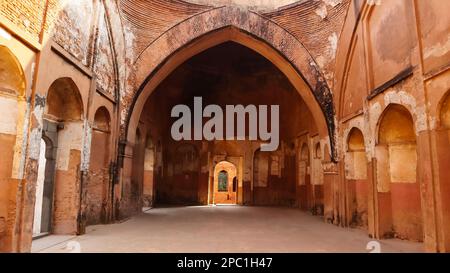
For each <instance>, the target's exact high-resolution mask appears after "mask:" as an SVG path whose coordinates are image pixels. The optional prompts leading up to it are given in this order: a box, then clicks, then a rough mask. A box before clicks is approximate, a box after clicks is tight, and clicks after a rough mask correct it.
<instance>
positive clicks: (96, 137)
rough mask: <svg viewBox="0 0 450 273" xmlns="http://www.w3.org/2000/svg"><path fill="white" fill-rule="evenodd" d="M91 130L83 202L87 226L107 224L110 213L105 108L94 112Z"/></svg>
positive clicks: (108, 135)
mask: <svg viewBox="0 0 450 273" xmlns="http://www.w3.org/2000/svg"><path fill="white" fill-rule="evenodd" d="M92 129H93V130H92V140H91V158H90V165H89V171H90V179H89V183H88V185H87V186H86V202H85V203H86V206H87V208H86V223H87V224H88V225H95V224H99V223H107V222H108V221H109V220H110V219H111V213H112V207H111V205H112V202H111V196H110V194H109V193H110V192H111V191H112V189H111V187H112V185H111V178H110V175H109V165H110V161H111V159H110V141H111V116H110V114H109V111H108V109H106V107H104V106H102V107H100V108H98V109H97V111H96V112H95V116H94V125H93V128H92Z"/></svg>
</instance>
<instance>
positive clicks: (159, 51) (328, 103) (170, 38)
mask: <svg viewBox="0 0 450 273" xmlns="http://www.w3.org/2000/svg"><path fill="white" fill-rule="evenodd" d="M229 41H231V42H235V43H238V44H241V45H243V46H246V47H248V48H250V49H252V50H254V51H256V52H258V53H259V54H261V55H262V56H264V57H265V58H267V59H268V60H269V61H270V62H272V63H273V64H274V65H275V66H276V67H277V68H278V69H280V71H282V72H283V73H284V74H285V75H286V77H287V78H288V79H289V81H290V82H291V84H292V85H293V86H294V87H295V88H296V90H297V91H298V92H299V94H300V96H301V97H302V99H303V100H304V101H305V103H306V105H307V106H308V108H309V109H310V111H311V112H312V114H313V117H314V119H315V123H316V124H317V127H318V130H319V135H320V137H321V139H327V140H329V142H330V147H331V151H330V154H331V155H332V158H333V159H334V160H336V145H335V129H336V128H335V118H334V106H333V97H332V93H331V91H330V89H329V87H328V86H327V84H326V81H325V80H324V78H323V76H322V73H321V72H320V71H319V68H318V66H317V64H316V62H315V60H314V59H313V58H312V57H311V55H310V54H309V52H308V51H307V50H306V48H305V47H304V46H303V45H302V43H301V42H300V41H299V40H298V39H297V38H295V37H294V36H293V35H291V34H290V33H289V32H287V31H286V30H284V29H283V28H281V27H280V26H279V25H277V24H276V23H274V22H272V21H270V20H269V19H267V18H265V17H263V16H261V15H259V14H257V13H253V12H251V11H244V10H241V9H239V8H237V7H220V8H216V9H212V10H208V11H207V12H204V13H201V14H199V15H196V16H194V17H191V18H189V19H187V20H185V21H183V22H181V23H179V24H177V25H175V26H174V27H172V28H171V29H170V30H168V31H166V32H165V33H164V34H162V35H161V36H160V37H159V38H158V39H156V40H155V41H154V42H152V43H151V44H150V45H149V46H148V47H147V49H146V50H145V51H144V52H143V53H142V54H141V55H140V56H139V57H138V58H137V61H136V63H135V69H136V70H135V81H136V83H137V84H136V90H137V91H136V93H134V94H133V97H132V99H130V100H129V101H130V103H129V105H126V107H125V109H124V110H123V111H124V113H122V114H123V115H122V116H126V117H127V118H126V120H125V124H124V126H123V128H122V129H123V139H124V140H126V142H127V143H130V144H132V143H134V142H135V134H136V129H137V127H138V124H139V118H140V116H141V114H142V111H143V108H144V105H145V103H146V101H147V99H148V98H149V96H150V95H151V94H152V93H153V91H154V90H155V89H156V87H157V86H158V85H159V84H160V83H161V82H162V81H163V80H164V79H165V78H166V77H167V76H168V75H169V74H170V73H171V72H173V71H174V70H175V69H176V68H177V67H178V66H179V65H181V64H182V63H183V62H185V61H186V60H188V59H189V58H191V57H192V56H195V55H197V54H198V53H200V52H203V51H205V50H207V49H209V48H212V47H214V46H217V45H219V44H223V43H225V42H229Z"/></svg>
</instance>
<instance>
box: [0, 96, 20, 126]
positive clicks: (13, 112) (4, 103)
mask: <svg viewBox="0 0 450 273" xmlns="http://www.w3.org/2000/svg"><path fill="white" fill-rule="evenodd" d="M0 109H2V117H1V119H0V134H6V135H16V134H17V119H18V114H19V113H18V107H17V99H15V98H12V97H11V98H9V97H0Z"/></svg>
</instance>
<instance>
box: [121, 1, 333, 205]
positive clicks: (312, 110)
mask: <svg viewBox="0 0 450 273" xmlns="http://www.w3.org/2000/svg"><path fill="white" fill-rule="evenodd" d="M219 10H220V11H219V12H224V13H227V12H230V13H231V14H229V15H230V16H231V17H233V16H235V18H239V19H238V21H237V22H230V21H227V22H222V21H223V18H228V17H221V16H217V14H214V15H212V17H209V18H204V17H203V15H200V16H199V17H198V20H203V19H205V20H206V21H207V22H209V21H210V20H212V19H211V18H216V17H217V18H216V19H217V20H218V24H217V25H215V26H214V27H213V29H209V30H208V29H202V27H203V25H202V24H200V25H199V28H200V29H199V33H195V34H194V33H188V34H187V36H188V37H184V38H186V39H184V38H183V39H182V41H175V40H174V41H173V43H171V46H170V48H166V47H164V46H163V47H161V46H157V45H160V44H159V43H160V42H161V41H163V40H165V39H166V38H167V39H171V38H170V37H171V36H170V35H169V33H176V32H175V29H178V26H176V27H174V29H171V30H169V31H168V32H167V35H169V36H168V37H166V34H164V35H163V36H164V37H163V36H162V37H161V40H159V39H157V40H156V41H155V42H154V43H152V44H151V45H149V47H148V49H147V50H145V52H143V53H142V54H141V55H140V56H139V57H138V59H137V60H136V68H137V71H136V81H137V82H138V84H139V85H140V87H139V89H138V91H137V92H136V93H135V94H129V95H132V97H130V100H129V101H131V102H132V103H130V105H129V108H127V109H124V113H126V114H127V120H126V124H125V126H126V128H125V129H126V130H125V132H126V136H124V139H126V140H127V141H126V143H129V145H130V147H128V148H129V149H131V145H132V143H136V133H135V132H136V128H138V127H139V126H140V125H141V124H144V126H147V127H148V128H152V129H151V131H152V134H154V135H155V137H156V138H157V139H158V138H160V139H162V141H163V146H164V150H163V153H164V156H163V158H164V162H163V163H162V166H161V167H162V168H161V173H160V174H158V175H157V176H156V177H157V179H158V181H157V185H156V192H157V202H162V201H163V200H164V201H170V202H171V203H172V201H177V202H180V203H184V204H186V203H188V202H185V201H189V199H186V197H192V196H196V197H197V198H195V201H196V204H198V203H200V204H208V203H210V201H211V200H212V198H211V195H208V193H210V190H211V188H212V187H211V185H212V183H213V176H212V173H213V170H214V163H215V161H214V160H213V159H212V158H211V157H212V155H213V154H214V155H217V154H220V155H225V156H224V158H222V159H227V158H229V157H230V156H231V157H237V158H243V162H242V166H239V169H240V170H241V169H242V170H244V169H245V170H247V171H245V172H244V171H243V172H242V176H243V177H242V178H240V179H239V183H242V187H243V188H244V190H243V192H244V193H243V194H242V195H240V196H242V198H243V201H242V203H245V204H249V203H253V204H266V205H283V206H294V205H295V203H296V199H297V198H296V169H297V168H296V164H295V144H294V145H292V144H293V143H295V141H296V138H297V137H298V136H299V135H301V134H304V132H305V131H306V134H309V135H313V136H315V138H317V139H320V140H323V139H326V138H327V137H328V136H329V133H331V134H334V117H333V118H331V117H330V118H329V117H328V116H327V115H328V114H329V113H332V112H333V111H331V112H328V110H331V108H333V107H334V106H333V103H332V95H331V93H329V89H328V87H327V85H326V82H325V81H324V80H323V78H322V76H321V73H320V71H318V66H316V65H314V61H313V60H312V59H311V58H310V57H311V56H309V53H308V52H307V51H306V50H305V49H304V48H303V46H302V45H301V43H299V42H298V40H296V39H295V38H293V37H292V35H290V34H289V33H288V32H286V31H285V30H283V29H280V28H278V27H277V26H276V25H274V24H272V23H271V22H269V21H267V19H265V18H262V17H259V16H257V18H253V17H254V14H245V15H248V16H249V17H251V18H245V16H241V15H243V14H241V13H240V12H239V11H237V10H234V9H228V8H226V9H223V10H222V9H219ZM236 13H237V14H236ZM241 19H243V20H247V19H248V20H253V19H254V20H256V21H255V23H258V24H260V23H261V24H265V23H267V24H269V25H271V26H273V27H274V28H276V30H274V31H275V32H277V33H278V32H279V34H280V36H279V37H280V40H278V39H275V40H274V39H273V37H272V36H270V35H269V36H267V37H266V36H265V34H264V33H253V32H252V30H253V29H247V27H248V24H247V23H246V22H241V21H240V20H241ZM191 23H192V22H191ZM222 23H223V24H224V25H223V26H222V27H220V26H219V25H220V24H222ZM248 23H250V22H248ZM251 23H254V22H253V21H252V22H251ZM181 25H184V26H185V27H187V28H189V27H190V26H189V24H188V23H187V22H183V23H181ZM206 25H209V24H208V23H206ZM206 25H205V26H206ZM197 34H201V35H197ZM260 36H261V37H260ZM171 42H172V41H171ZM279 43H283V44H290V45H292V47H290V48H291V49H292V51H291V50H287V51H286V48H285V47H284V46H282V45H280V44H279ZM173 49H176V50H173ZM294 49H296V50H295V51H294ZM294 52H295V54H294ZM294 55H295V56H294ZM304 74H305V75H304ZM257 91H258V92H257ZM240 96H242V97H240ZM198 97H201V98H202V102H203V103H204V104H203V105H205V106H206V105H208V104H209V105H214V106H219V107H220V108H222V109H225V108H226V106H227V105H244V106H249V105H253V106H254V105H257V106H260V105H268V106H272V105H280V109H281V112H282V113H281V114H280V115H282V116H284V117H285V119H284V121H283V122H281V123H279V124H280V126H281V127H282V128H281V129H280V131H282V132H281V133H280V135H281V138H282V140H281V141H282V142H283V143H282V144H280V145H279V147H278V150H277V151H275V152H271V153H270V156H269V157H270V158H269V160H268V164H269V165H268V167H267V171H268V173H267V176H268V178H267V179H266V182H267V181H269V176H270V181H271V183H270V186H269V187H264V186H259V187H258V186H255V180H254V179H253V175H254V173H253V172H252V169H253V165H254V164H253V160H251V159H249V158H251V156H249V155H253V153H254V151H255V150H256V149H257V148H256V147H255V146H254V145H259V146H260V145H261V144H264V142H263V141H261V140H260V141H261V142H262V143H257V142H255V143H248V142H245V141H247V139H250V137H249V136H250V134H249V133H248V132H246V135H245V137H246V140H243V141H242V142H240V143H239V142H238V141H232V140H229V139H228V138H227V140H226V141H225V139H224V138H220V137H218V138H217V139H214V140H212V141H204V139H202V138H201V137H200V138H198V137H196V136H195V135H196V134H194V135H192V136H191V138H189V137H185V140H186V142H188V144H190V145H193V146H194V147H196V149H197V151H198V154H197V158H196V160H195V161H194V162H197V163H198V165H197V169H196V171H195V173H191V174H188V175H184V177H183V178H179V177H177V176H178V175H179V172H178V169H179V168H177V167H176V166H178V165H179V162H177V161H178V159H177V158H178V157H179V153H177V152H176V151H175V150H174V147H176V146H178V145H180V143H179V142H178V141H174V140H173V138H172V137H171V125H172V124H173V123H174V122H175V121H176V119H174V118H173V116H172V112H171V110H172V108H173V107H174V106H177V105H182V106H187V108H191V109H192V108H193V107H192V106H193V104H195V103H193V102H194V101H195V98H198ZM329 99H331V100H330V101H328V100H329ZM325 101H328V103H327V102H325ZM194 107H195V106H194ZM185 108H186V107H185ZM202 110H203V109H200V111H199V112H202ZM283 111H284V112H283ZM250 112H251V111H250ZM246 119H247V118H246ZM195 120H197V122H198V123H200V122H202V120H203V121H204V120H206V117H198V116H197V117H195ZM256 120H258V119H256ZM287 120H290V122H286V121H287ZM184 127H186V128H188V127H189V126H183V128H184ZM217 127H219V128H220V125H218V126H217ZM246 129H247V128H246ZM203 132H204V131H203ZM224 132H225V131H224ZM201 133H202V132H200V134H201ZM187 134H188V135H189V132H188V133H187ZM184 136H186V134H184ZM240 137H241V138H242V136H240ZM247 137H248V138H247ZM334 141H335V139H334V138H332V139H330V144H331V145H332V149H330V150H331V153H332V155H333V158H335V153H334V148H335V146H334ZM250 147H251V148H250ZM286 147H287V148H286ZM290 147H293V148H290ZM250 149H251V151H250ZM123 159H124V160H125V161H128V162H127V163H125V164H124V168H125V170H124V171H123V173H124V174H128V173H130V171H129V170H128V169H127V168H129V167H130V166H132V165H134V163H131V162H129V161H131V160H130V159H128V158H126V157H124V158H123ZM222 159H220V160H222ZM186 164H188V163H186ZM189 164H190V163H189ZM189 164H188V165H189ZM269 171H270V172H269ZM320 172H322V168H320V169H318V170H317V173H318V174H320ZM193 177H195V180H196V181H193V180H192V179H191V178H193ZM125 179H126V178H125ZM263 180H264V178H263ZM322 180H323V179H321V180H320V182H319V183H318V184H317V187H316V188H315V189H317V190H318V191H319V192H323V184H321V182H322ZM182 181H189V183H188V182H186V183H182ZM263 182H264V181H263ZM252 183H253V184H252ZM178 184H179V185H178ZM263 184H264V183H263ZM205 186H207V187H209V188H208V189H206V187H205ZM188 187H189V189H188ZM194 190H196V191H197V194H196V195H194V194H192V192H189V191H194ZM185 193H186V194H185ZM188 193H189V194H188ZM174 196H178V198H176V199H175V200H171V198H174ZM206 196H208V198H206ZM240 196H239V197H240ZM248 197H249V198H248ZM255 197H256V198H255ZM252 198H253V199H252ZM248 199H252V200H251V201H249V200H248ZM191 200H192V199H191ZM312 200H314V199H312ZM253 201H257V202H253ZM319 205H320V204H319Z"/></svg>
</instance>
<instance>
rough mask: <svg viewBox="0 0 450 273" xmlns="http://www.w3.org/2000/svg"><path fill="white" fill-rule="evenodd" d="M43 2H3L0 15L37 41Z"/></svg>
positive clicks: (28, 0) (22, 0)
mask: <svg viewBox="0 0 450 273" xmlns="http://www.w3.org/2000/svg"><path fill="white" fill-rule="evenodd" d="M44 9H45V0H3V1H1V2H0V14H1V15H3V16H4V17H6V18H7V19H9V20H10V21H11V22H13V23H14V24H15V25H17V26H18V27H19V28H21V29H22V30H24V31H26V32H28V33H29V34H31V35H32V36H33V37H34V38H35V39H36V40H38V37H39V34H40V32H41V29H42V24H43V15H44Z"/></svg>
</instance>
